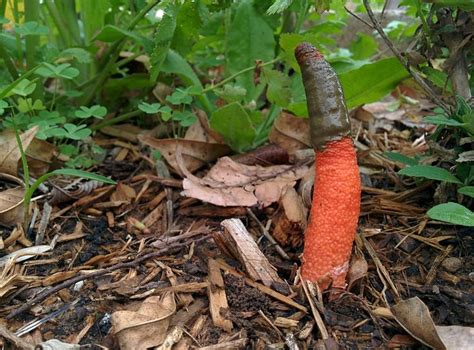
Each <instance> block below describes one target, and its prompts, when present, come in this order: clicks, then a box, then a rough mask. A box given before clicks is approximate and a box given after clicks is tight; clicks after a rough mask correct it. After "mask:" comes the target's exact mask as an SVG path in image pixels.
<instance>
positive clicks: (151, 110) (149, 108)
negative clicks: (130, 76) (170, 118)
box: [138, 101, 161, 114]
mask: <svg viewBox="0 0 474 350" xmlns="http://www.w3.org/2000/svg"><path fill="white" fill-rule="evenodd" d="M160 107H161V105H160V104H159V103H146V102H144V101H142V102H140V103H139V104H138V109H139V110H141V111H142V112H145V113H146V114H156V113H158V112H159V111H160Z"/></svg>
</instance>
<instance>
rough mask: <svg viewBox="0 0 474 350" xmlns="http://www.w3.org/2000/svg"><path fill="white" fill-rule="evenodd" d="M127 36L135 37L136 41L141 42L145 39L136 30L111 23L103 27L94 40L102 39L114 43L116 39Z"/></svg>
mask: <svg viewBox="0 0 474 350" xmlns="http://www.w3.org/2000/svg"><path fill="white" fill-rule="evenodd" d="M125 37H128V38H130V39H134V40H135V41H136V42H139V43H141V42H142V41H143V37H141V36H140V35H138V34H136V33H134V32H131V31H128V30H125V29H122V28H120V27H117V26H114V25H111V24H107V25H105V26H104V27H103V28H102V29H101V31H100V32H99V33H97V35H96V36H95V38H94V40H100V41H103V42H106V43H112V42H114V41H117V40H120V39H123V38H125Z"/></svg>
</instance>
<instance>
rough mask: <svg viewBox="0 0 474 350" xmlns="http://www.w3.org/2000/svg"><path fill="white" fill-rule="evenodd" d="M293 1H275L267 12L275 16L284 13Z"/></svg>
mask: <svg viewBox="0 0 474 350" xmlns="http://www.w3.org/2000/svg"><path fill="white" fill-rule="evenodd" d="M292 2H293V0H275V1H274V2H273V4H272V6H270V7H269V8H268V10H267V15H274V14H276V13H282V12H283V11H285V10H286V9H287V8H288V7H290V5H291V3H292Z"/></svg>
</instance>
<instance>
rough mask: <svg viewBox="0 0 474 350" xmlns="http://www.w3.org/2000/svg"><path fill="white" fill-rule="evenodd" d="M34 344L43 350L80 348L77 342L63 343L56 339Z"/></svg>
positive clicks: (72, 349) (74, 349) (76, 349)
mask: <svg viewBox="0 0 474 350" xmlns="http://www.w3.org/2000/svg"><path fill="white" fill-rule="evenodd" d="M36 346H37V347H39V348H40V349H43V350H78V349H80V348H81V346H80V345H78V344H69V343H64V342H62V341H60V340H58V339H50V340H48V341H45V342H42V343H40V344H36ZM35 349H36V348H35Z"/></svg>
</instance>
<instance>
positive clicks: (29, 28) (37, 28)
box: [15, 21, 49, 36]
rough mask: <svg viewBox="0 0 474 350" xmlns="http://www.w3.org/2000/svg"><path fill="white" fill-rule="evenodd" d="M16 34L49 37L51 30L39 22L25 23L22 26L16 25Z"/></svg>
mask: <svg viewBox="0 0 474 350" xmlns="http://www.w3.org/2000/svg"><path fill="white" fill-rule="evenodd" d="M15 32H16V33H17V34H20V35H25V36H26V35H47V34H48V33H49V29H48V27H46V26H43V25H41V24H39V23H38V22H34V21H32V22H25V23H23V24H20V25H15Z"/></svg>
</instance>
